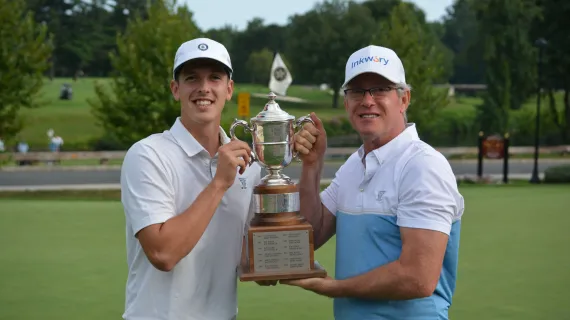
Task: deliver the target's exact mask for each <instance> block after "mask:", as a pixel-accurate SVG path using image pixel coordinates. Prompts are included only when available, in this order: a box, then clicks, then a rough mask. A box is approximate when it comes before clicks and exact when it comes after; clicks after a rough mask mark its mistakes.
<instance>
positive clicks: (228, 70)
mask: <svg viewBox="0 0 570 320" xmlns="http://www.w3.org/2000/svg"><path fill="white" fill-rule="evenodd" d="M197 60H204V61H211V62H214V63H216V64H219V65H221V66H222V67H223V68H224V70H225V71H226V72H227V73H228V76H229V77H230V78H231V76H232V73H233V70H232V68H230V67H229V66H228V65H227V64H225V63H223V62H222V61H220V60H218V59H214V58H210V57H192V58H189V59H187V60H184V61H183V62H181V63H180V64H178V66H177V67H176V68H175V69H174V71H173V72H172V76H173V77H174V78H176V75H177V74H178V72H180V69H182V68H183V67H184V65H185V64H187V63H188V62H190V61H197Z"/></svg>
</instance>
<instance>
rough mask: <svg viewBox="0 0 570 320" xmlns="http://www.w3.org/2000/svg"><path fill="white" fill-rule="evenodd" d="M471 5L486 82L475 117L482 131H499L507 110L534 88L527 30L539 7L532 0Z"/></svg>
mask: <svg viewBox="0 0 570 320" xmlns="http://www.w3.org/2000/svg"><path fill="white" fill-rule="evenodd" d="M474 5H475V9H476V13H477V19H478V21H479V33H480V35H481V37H482V38H481V39H482V42H481V43H482V45H483V50H484V52H483V59H484V62H485V66H486V68H485V82H486V84H487V91H486V93H485V95H484V98H483V99H484V102H483V104H482V105H480V106H478V110H477V118H478V120H479V123H480V126H481V129H482V130H483V131H485V132H492V131H495V132H501V133H502V132H505V131H506V130H508V127H509V112H508V111H509V110H510V109H519V108H520V107H521V105H522V104H523V103H524V102H525V101H526V100H527V99H528V98H529V97H530V96H532V95H533V94H534V93H535V92H536V90H535V87H536V85H535V83H536V70H535V69H536V68H535V65H536V63H535V61H536V50H535V49H534V48H533V46H532V42H531V41H530V39H529V31H530V28H531V26H532V22H533V21H534V19H535V18H536V17H537V14H538V13H539V10H538V7H537V6H536V3H535V1H534V0H520V1H511V0H480V1H477V2H474Z"/></svg>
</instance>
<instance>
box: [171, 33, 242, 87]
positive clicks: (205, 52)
mask: <svg viewBox="0 0 570 320" xmlns="http://www.w3.org/2000/svg"><path fill="white" fill-rule="evenodd" d="M201 58H205V59H212V60H216V61H218V62H220V63H221V64H223V65H224V66H225V67H226V68H228V71H229V73H230V76H231V74H232V73H233V68H232V61H231V59H230V54H229V53H228V50H227V49H226V47H224V45H223V44H221V43H219V42H217V41H214V40H212V39H208V38H197V39H192V40H190V41H186V42H184V43H183V44H182V45H180V47H178V50H177V51H176V56H175V58H174V67H173V68H172V77H173V78H174V77H175V75H176V69H177V68H178V67H180V66H181V65H182V64H183V63H185V62H188V61H190V60H194V59H201Z"/></svg>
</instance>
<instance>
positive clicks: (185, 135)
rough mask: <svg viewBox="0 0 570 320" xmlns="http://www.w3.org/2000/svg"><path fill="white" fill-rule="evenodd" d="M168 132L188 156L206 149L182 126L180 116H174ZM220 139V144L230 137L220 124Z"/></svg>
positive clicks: (227, 140)
mask: <svg viewBox="0 0 570 320" xmlns="http://www.w3.org/2000/svg"><path fill="white" fill-rule="evenodd" d="M170 133H171V134H172V136H173V137H174V139H175V140H176V142H178V144H179V145H180V147H182V150H184V152H186V154H187V155H188V156H189V157H192V156H194V155H196V154H198V153H200V152H201V151H206V149H204V147H203V146H202V145H201V144H200V143H199V142H198V141H197V140H196V139H195V138H194V137H193V136H192V134H191V133H190V132H189V131H188V130H187V129H186V127H184V125H183V124H182V122H181V121H180V117H178V118H176V121H175V122H174V124H173V125H172V127H171V128H170ZM220 141H221V142H222V144H226V143H228V142H230V141H231V140H230V138H229V137H228V135H227V134H226V132H225V131H224V129H223V128H222V127H221V126H220Z"/></svg>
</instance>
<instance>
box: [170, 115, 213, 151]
mask: <svg viewBox="0 0 570 320" xmlns="http://www.w3.org/2000/svg"><path fill="white" fill-rule="evenodd" d="M180 121H181V122H182V125H184V127H185V128H186V130H188V132H190V134H191V135H192V136H193V137H194V139H196V141H198V143H199V144H200V145H202V147H204V149H206V151H208V153H209V154H210V156H211V157H213V156H214V155H215V154H216V153H217V152H218V148H219V147H220V126H219V124H217V123H215V122H210V123H206V124H203V123H196V122H192V121H190V120H188V119H185V118H184V117H181V119H180Z"/></svg>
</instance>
